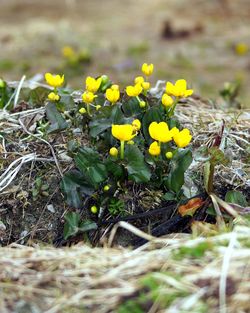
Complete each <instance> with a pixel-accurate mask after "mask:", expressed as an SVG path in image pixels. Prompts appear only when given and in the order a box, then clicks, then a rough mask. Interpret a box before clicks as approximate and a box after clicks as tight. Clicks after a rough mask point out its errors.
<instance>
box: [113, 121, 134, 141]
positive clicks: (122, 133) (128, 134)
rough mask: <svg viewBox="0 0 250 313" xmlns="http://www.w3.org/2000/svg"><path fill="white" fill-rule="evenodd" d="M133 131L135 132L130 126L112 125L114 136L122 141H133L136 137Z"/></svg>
mask: <svg viewBox="0 0 250 313" xmlns="http://www.w3.org/2000/svg"><path fill="white" fill-rule="evenodd" d="M133 131H134V128H133V126H132V125H130V124H125V125H112V128H111V133H112V135H113V136H114V137H115V138H116V139H118V140H120V141H129V140H131V139H132V138H133V137H134V136H135V134H134V133H133Z"/></svg>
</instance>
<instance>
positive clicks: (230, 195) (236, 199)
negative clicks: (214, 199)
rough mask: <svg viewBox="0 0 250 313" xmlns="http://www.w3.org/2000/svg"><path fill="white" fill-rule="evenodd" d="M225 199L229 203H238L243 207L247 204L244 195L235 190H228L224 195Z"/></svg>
mask: <svg viewBox="0 0 250 313" xmlns="http://www.w3.org/2000/svg"><path fill="white" fill-rule="evenodd" d="M225 201H226V202H229V203H235V204H239V205H241V206H243V207H246V206H247V205H248V204H247V200H246V197H245V196H244V195H243V194H242V193H241V192H240V191H237V190H230V191H228V192H227V193H226V196H225Z"/></svg>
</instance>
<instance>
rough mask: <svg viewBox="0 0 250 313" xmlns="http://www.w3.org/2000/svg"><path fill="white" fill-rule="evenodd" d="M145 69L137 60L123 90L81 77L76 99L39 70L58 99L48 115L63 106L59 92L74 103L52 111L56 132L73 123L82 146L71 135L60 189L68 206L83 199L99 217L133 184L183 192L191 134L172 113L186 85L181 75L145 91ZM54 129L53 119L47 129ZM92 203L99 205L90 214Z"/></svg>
mask: <svg viewBox="0 0 250 313" xmlns="http://www.w3.org/2000/svg"><path fill="white" fill-rule="evenodd" d="M153 71H154V65H153V64H147V63H144V64H143V65H142V66H141V73H140V68H139V69H138V76H136V77H135V78H134V77H132V79H131V81H132V84H131V85H129V86H127V87H125V90H124V89H123V88H122V87H121V86H119V85H118V84H114V83H113V81H111V79H110V78H109V77H108V76H107V75H102V76H100V77H98V78H94V77H92V76H88V77H87V78H86V79H85V90H84V91H83V92H82V96H81V98H80V99H79V96H75V98H74V93H72V91H70V93H68V94H67V92H68V91H67V89H58V90H57V87H59V86H60V87H62V85H63V83H64V76H63V75H62V76H60V75H52V74H49V75H46V77H45V78H46V81H47V82H48V84H49V85H50V86H52V87H54V88H55V89H54V90H53V91H52V92H51V91H50V93H49V94H48V98H49V100H50V101H59V100H60V102H59V103H55V105H53V104H52V103H49V102H48V104H49V105H50V106H51V107H53V114H54V113H55V108H57V107H58V110H60V109H61V107H63V105H64V99H65V98H64V97H65V95H66V96H67V97H73V101H74V102H73V105H72V103H70V101H69V99H68V102H67V103H65V107H66V109H65V111H64V110H60V111H59V112H58V116H57V119H56V120H58V121H60V125H59V123H58V125H57V124H56V126H57V127H58V129H56V130H60V127H61V129H63V130H64V131H65V127H67V125H73V126H74V128H76V129H77V130H78V132H79V131H81V132H82V136H83V137H84V145H82V146H80V144H79V142H81V140H78V139H79V138H77V139H75V140H72V141H71V142H70V144H69V147H70V148H69V149H70V151H69V152H70V156H71V157H72V158H73V159H74V162H75V168H74V169H72V170H70V171H69V172H68V173H65V175H64V178H63V183H62V186H63V187H62V188H63V191H64V194H65V197H66V199H67V202H68V204H69V205H70V206H75V207H79V208H82V206H83V203H84V200H85V197H88V201H89V202H90V203H91V205H90V206H89V208H88V210H89V211H90V213H91V212H92V215H95V214H100V212H104V213H102V214H104V216H105V218H106V217H107V216H106V215H107V213H106V212H108V211H109V207H114V205H115V206H121V207H123V203H122V202H121V199H124V198H125V197H124V195H123V193H125V190H126V192H127V191H128V190H130V188H131V187H130V186H132V185H133V186H134V184H137V183H138V184H140V189H143V188H144V186H146V187H147V188H148V189H149V190H152V191H154V190H160V192H161V194H164V193H170V194H171V197H172V198H173V197H176V199H179V200H180V199H181V197H182V196H183V193H182V190H181V189H182V186H183V183H184V181H185V180H184V174H185V171H186V170H187V168H188V166H189V165H190V164H191V162H192V151H191V147H189V144H190V143H191V140H192V135H191V132H190V130H188V129H186V128H184V129H183V126H182V125H181V124H180V123H179V121H178V119H177V118H176V117H175V116H174V114H175V112H174V111H175V107H176V105H178V103H179V101H180V99H182V98H186V97H189V96H191V95H192V93H193V90H192V89H188V87H187V82H186V80H184V79H179V80H177V81H176V82H175V83H170V82H167V83H166V88H164V90H163V88H161V87H159V88H158V87H153V88H151V86H157V84H156V85H155V84H154V83H153V82H152V81H151V80H150V81H149V78H150V77H151V75H152V73H153ZM156 89H157V90H156ZM72 95H73V96H72ZM68 103H70V105H69V106H67V105H68ZM180 110H181V107H180ZM75 113H76V114H75ZM59 115H60V116H59ZM50 116H51V115H50V114H48V117H50ZM51 123H52V124H53V123H54V120H52V121H51ZM56 126H55V123H54V124H53V127H54V128H53V130H55V127H56ZM72 137H73V139H74V135H73V136H72ZM73 141H74V142H73ZM131 182H132V184H131ZM144 184H145V185H144ZM72 186H73V188H74V193H72V192H71V190H72ZM105 186H106V187H105ZM107 186H108V187H107ZM120 196H121V199H116V197H118V198H119V197H120ZM111 199H112V201H113V202H111ZM114 203H115V204H114ZM93 206H95V207H96V208H100V210H99V209H98V210H97V212H96V210H93ZM91 208H92V209H91ZM118 212H119V210H118ZM95 218H96V216H95Z"/></svg>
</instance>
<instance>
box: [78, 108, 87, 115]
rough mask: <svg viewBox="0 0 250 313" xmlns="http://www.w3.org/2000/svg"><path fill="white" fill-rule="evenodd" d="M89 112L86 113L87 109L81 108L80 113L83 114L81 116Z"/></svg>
mask: <svg viewBox="0 0 250 313" xmlns="http://www.w3.org/2000/svg"><path fill="white" fill-rule="evenodd" d="M86 112H87V111H86V109H85V108H81V109H80V110H79V113H81V114H85V113H86Z"/></svg>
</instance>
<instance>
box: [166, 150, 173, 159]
mask: <svg viewBox="0 0 250 313" xmlns="http://www.w3.org/2000/svg"><path fill="white" fill-rule="evenodd" d="M165 156H166V158H167V159H172V157H173V153H172V152H171V151H168V152H166V154H165Z"/></svg>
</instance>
